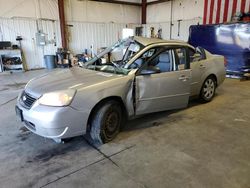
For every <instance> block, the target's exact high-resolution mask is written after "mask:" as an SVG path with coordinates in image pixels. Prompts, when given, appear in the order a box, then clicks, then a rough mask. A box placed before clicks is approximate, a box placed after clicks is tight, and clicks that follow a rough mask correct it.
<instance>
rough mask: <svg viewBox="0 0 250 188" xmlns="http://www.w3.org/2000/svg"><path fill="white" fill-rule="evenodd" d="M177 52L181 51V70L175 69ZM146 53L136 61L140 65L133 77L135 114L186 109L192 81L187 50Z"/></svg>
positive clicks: (163, 47)
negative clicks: (141, 60)
mask: <svg viewBox="0 0 250 188" xmlns="http://www.w3.org/2000/svg"><path fill="white" fill-rule="evenodd" d="M179 49H184V50H182V51H183V53H184V54H183V55H184V57H185V59H184V61H185V68H184V69H182V70H179V68H178V66H179V61H180V60H179V58H178V56H177V55H176V53H177V52H176V51H177V50H179ZM145 53H146V55H145ZM145 53H144V54H143V55H142V57H141V58H139V59H143V63H142V66H141V68H140V69H139V70H138V72H137V74H136V78H135V86H136V87H135V89H136V92H135V95H136V101H135V102H136V115H140V114H145V113H151V112H157V111H164V110H171V109H178V108H183V107H186V106H187V104H188V100H189V96H190V79H191V70H190V66H189V61H188V60H189V59H188V58H186V57H187V55H186V54H187V53H186V48H185V47H172V48H169V47H165V46H160V47H154V48H151V49H149V50H148V51H146V52H145ZM148 54H150V55H148ZM145 57H146V58H145ZM137 61H138V60H137Z"/></svg>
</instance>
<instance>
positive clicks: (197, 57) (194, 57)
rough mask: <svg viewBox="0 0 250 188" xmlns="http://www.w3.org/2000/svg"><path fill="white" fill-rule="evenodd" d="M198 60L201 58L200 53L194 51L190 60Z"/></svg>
mask: <svg viewBox="0 0 250 188" xmlns="http://www.w3.org/2000/svg"><path fill="white" fill-rule="evenodd" d="M200 60H202V57H201V54H199V53H195V54H194V55H193V56H192V61H200Z"/></svg>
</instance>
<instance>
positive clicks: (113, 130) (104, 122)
mask: <svg viewBox="0 0 250 188" xmlns="http://www.w3.org/2000/svg"><path fill="white" fill-rule="evenodd" d="M121 124H122V109H121V106H120V104H119V103H118V102H116V101H109V102H106V103H104V104H103V105H102V106H100V107H99V108H98V109H97V111H96V112H95V114H94V116H93V118H92V121H91V128H90V137H91V139H92V140H93V141H94V143H96V144H104V143H107V142H109V141H111V140H113V139H114V138H115V137H116V135H117V134H118V133H119V131H120V127H121Z"/></svg>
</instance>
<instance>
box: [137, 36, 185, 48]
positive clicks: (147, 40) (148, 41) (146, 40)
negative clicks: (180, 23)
mask: <svg viewBox="0 0 250 188" xmlns="http://www.w3.org/2000/svg"><path fill="white" fill-rule="evenodd" d="M134 39H135V40H136V41H137V42H139V43H140V44H142V45H143V46H148V45H150V44H155V43H169V44H176V43H177V44H183V45H187V43H186V42H184V41H181V40H162V39H158V38H146V37H137V36H136V37H134Z"/></svg>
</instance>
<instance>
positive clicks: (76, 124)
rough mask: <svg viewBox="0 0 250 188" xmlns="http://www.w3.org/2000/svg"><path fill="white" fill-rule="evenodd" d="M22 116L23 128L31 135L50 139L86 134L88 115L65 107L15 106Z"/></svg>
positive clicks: (36, 104) (18, 104)
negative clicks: (31, 133)
mask: <svg viewBox="0 0 250 188" xmlns="http://www.w3.org/2000/svg"><path fill="white" fill-rule="evenodd" d="M16 106H17V107H18V108H19V109H20V110H21V111H22V116H23V122H24V126H25V127H26V128H28V129H29V130H30V131H32V132H33V133H35V134H37V135H40V136H43V137H46V138H52V139H62V138H69V137H74V136H78V135H83V134H85V132H86V125H87V120H88V115H87V114H85V113H83V112H81V111H78V110H76V109H73V108H72V107H70V106H66V107H51V106H44V105H40V104H38V103H35V104H34V105H33V106H32V107H31V109H26V108H24V107H23V106H22V105H21V104H20V103H19V102H17V105H16Z"/></svg>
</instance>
